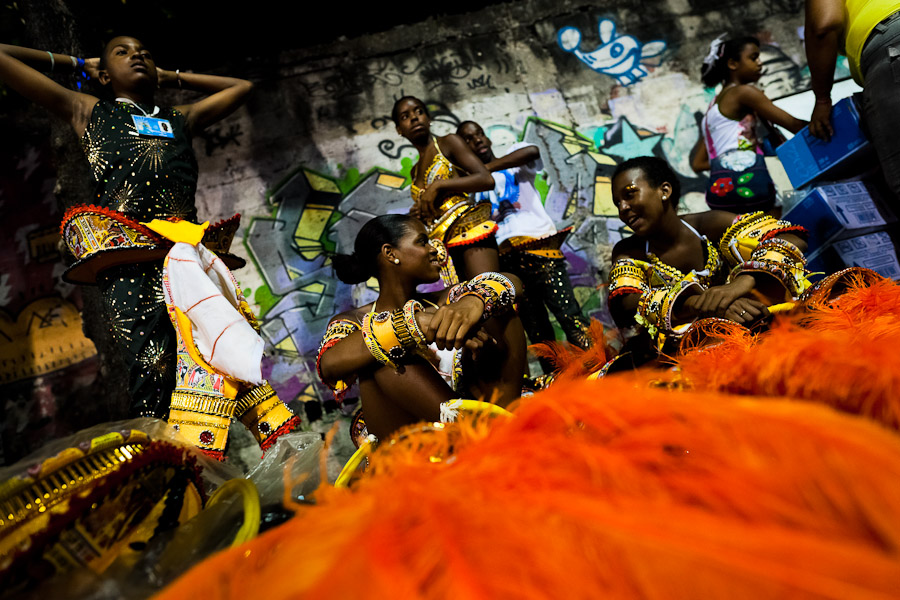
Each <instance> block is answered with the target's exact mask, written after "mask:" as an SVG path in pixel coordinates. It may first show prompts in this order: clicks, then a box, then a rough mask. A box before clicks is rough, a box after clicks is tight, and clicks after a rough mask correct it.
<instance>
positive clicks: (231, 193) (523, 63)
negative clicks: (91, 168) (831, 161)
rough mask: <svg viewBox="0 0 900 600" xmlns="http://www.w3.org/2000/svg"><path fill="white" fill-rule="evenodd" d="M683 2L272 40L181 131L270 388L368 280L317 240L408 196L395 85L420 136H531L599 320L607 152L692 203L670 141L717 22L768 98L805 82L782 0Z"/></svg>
mask: <svg viewBox="0 0 900 600" xmlns="http://www.w3.org/2000/svg"><path fill="white" fill-rule="evenodd" d="M694 4H695V3H693V2H680V1H676V0H671V1H669V2H660V3H654V6H655V7H656V8H657V9H658V10H655V11H651V10H650V9H649V8H648V9H647V10H646V11H643V12H642V13H641V14H637V13H636V12H634V11H630V10H628V9H625V8H613V7H612V5H610V6H609V7H608V8H607V9H603V8H597V7H596V6H595V5H593V6H590V7H589V6H587V5H585V6H584V7H581V8H577V9H575V8H573V10H571V11H570V14H559V12H560V11H558V10H557V11H552V10H549V9H547V10H546V12H547V13H548V14H547V16H545V17H541V16H540V14H536V15H535V16H534V17H533V18H530V19H525V18H523V16H522V15H520V14H514V13H515V9H514V7H516V6H521V7H525V6H526V4H525V3H512V4H510V5H509V7H510V8H506V9H501V8H498V7H493V8H489V9H485V10H484V11H481V12H480V13H478V14H475V15H468V16H466V17H463V18H460V19H458V20H457V21H456V22H454V23H452V24H442V25H441V26H440V27H438V26H436V25H435V24H434V23H433V22H429V25H425V24H423V25H421V26H419V27H420V28H424V27H426V26H430V27H431V29H430V30H429V32H430V33H432V34H434V35H431V36H430V37H429V36H425V35H423V34H422V32H421V31H420V30H417V29H416V26H413V27H409V28H406V27H404V28H400V29H398V30H394V31H392V32H388V33H386V34H382V35H372V36H368V37H367V38H365V39H362V40H355V41H348V42H346V43H342V44H337V45H334V46H331V47H328V48H319V49H316V50H315V51H311V52H305V53H298V54H297V55H292V56H283V57H281V61H280V65H281V66H280V67H279V69H280V70H279V75H278V77H277V78H269V79H266V78H263V79H262V80H261V81H260V83H259V85H258V86H257V90H256V92H255V97H254V99H253V100H252V101H251V102H250V104H249V105H248V110H246V111H245V112H242V113H241V114H239V115H238V116H237V117H235V118H232V119H231V120H229V121H227V122H225V123H223V124H221V125H220V126H219V127H218V128H216V129H215V130H214V131H212V132H211V133H210V134H209V135H208V136H207V137H206V138H205V139H204V140H203V141H202V142H201V143H200V145H199V146H198V152H199V154H201V172H202V173H203V175H202V176H201V188H202V189H201V191H200V195H199V198H198V202H199V205H200V210H201V213H204V214H205V215H206V216H209V217H211V218H222V217H226V216H229V215H230V214H232V213H233V212H241V213H243V215H244V221H243V225H242V229H241V235H242V242H243V245H244V249H245V251H246V254H247V255H248V256H249V257H250V258H251V259H252V260H251V261H250V265H249V266H248V267H247V268H245V269H244V271H242V272H238V273H237V275H238V277H239V279H240V280H241V283H242V285H243V286H244V287H245V288H247V289H249V290H250V292H249V294H248V296H249V297H250V298H252V299H253V301H254V302H255V303H256V307H257V309H258V310H259V312H260V314H261V316H262V323H263V335H264V337H265V339H266V343H267V346H268V350H269V352H268V357H267V359H266V360H267V362H268V374H269V377H270V380H271V381H272V383H273V385H275V387H276V388H277V389H278V390H279V391H280V392H281V394H282V397H283V398H285V399H298V400H300V401H302V402H312V403H314V404H318V403H319V402H321V401H325V400H327V399H329V398H330V394H329V392H328V390H326V389H325V388H324V387H323V386H321V384H320V383H318V381H317V378H316V376H315V365H314V355H315V352H316V350H317V347H318V344H319V340H320V337H321V334H322V332H323V330H324V328H325V325H326V324H327V322H328V320H329V319H330V318H331V317H332V316H333V315H334V314H335V313H336V312H339V311H342V310H346V309H347V308H349V307H350V306H352V305H355V304H360V303H365V302H369V301H371V299H372V298H374V296H375V294H376V293H377V291H376V290H374V289H372V288H370V287H368V286H367V285H365V284H364V285H360V286H347V285H344V284H342V283H340V282H338V281H337V280H336V279H335V277H334V275H333V273H332V271H331V267H330V261H329V255H330V253H332V252H334V251H339V252H350V251H352V245H353V240H354V237H355V235H356V232H357V231H358V230H359V228H360V227H361V225H362V224H363V223H364V222H365V221H366V220H368V219H370V218H372V217H374V216H376V215H379V214H384V213H393V212H405V211H406V210H408V208H409V206H410V204H411V201H410V196H409V183H410V179H409V174H410V171H411V169H412V166H413V164H414V163H415V160H416V158H417V156H416V153H415V150H414V149H413V148H412V146H411V145H409V144H408V143H407V142H406V140H404V139H403V138H401V137H400V136H399V135H397V133H396V130H395V127H394V124H393V123H392V121H391V119H390V116H389V115H390V111H391V108H392V105H393V102H394V100H395V99H397V98H399V97H401V96H402V95H405V94H412V95H416V96H418V97H420V98H422V99H424V100H425V101H426V103H427V104H428V107H429V110H430V112H431V115H432V119H433V130H434V132H435V133H436V134H438V135H442V134H445V133H449V132H451V131H455V129H456V126H457V124H458V123H459V122H461V121H462V120H468V119H472V120H475V121H477V122H479V123H480V124H481V125H482V126H483V127H484V129H485V131H486V132H487V133H488V135H489V136H490V138H491V140H492V141H493V144H494V149H495V151H498V150H499V151H501V152H502V150H503V149H504V148H505V147H507V146H509V145H511V144H512V143H514V142H517V141H520V140H524V141H527V142H530V143H533V144H535V145H537V146H538V148H539V149H540V151H541V156H542V158H543V162H544V166H545V171H544V172H543V173H542V174H541V175H540V176H539V178H538V181H537V187H538V189H539V191H540V193H541V196H542V199H543V201H544V203H545V207H546V209H547V211H548V213H549V214H550V215H551V217H552V218H553V219H554V221H555V222H556V224H557V226H559V227H564V226H570V225H571V226H573V227H574V231H573V234H572V235H571V236H570V237H569V238H568V240H567V241H566V243H565V245H564V246H563V251H564V253H565V255H566V257H567V258H568V260H569V265H570V274H571V277H572V281H573V284H574V286H575V290H576V294H577V297H578V299H579V300H580V302H581V304H582V306H583V308H584V311H585V313H586V314H588V315H590V316H592V317H594V318H598V319H600V320H603V321H607V322H608V321H609V318H608V315H607V313H606V309H605V302H606V300H605V293H604V281H605V276H606V274H607V272H608V268H609V255H610V250H611V246H612V244H613V243H614V242H615V241H617V240H618V239H620V237H621V236H622V235H626V234H627V232H626V231H625V228H624V226H623V224H622V223H621V222H620V221H619V220H618V219H617V218H616V211H615V209H614V207H613V203H612V198H611V180H610V176H611V174H612V172H613V170H614V169H615V167H616V165H617V164H618V163H620V162H622V161H624V160H627V159H629V158H631V157H634V156H641V155H654V156H658V157H660V158H664V159H666V160H668V161H669V162H670V163H671V164H672V165H673V167H674V168H675V169H676V171H677V172H678V173H679V174H680V175H681V177H682V187H683V189H684V190H685V200H684V201H683V202H682V206H683V209H684V210H687V211H697V210H703V209H704V208H705V204H704V202H703V198H702V190H703V189H704V185H705V184H706V181H705V179H704V178H703V177H702V176H697V175H696V174H694V173H693V172H692V171H691V169H690V168H689V164H688V153H689V151H690V149H691V148H692V147H693V145H694V143H695V141H696V140H697V138H698V121H699V118H700V117H701V116H702V114H703V112H704V111H705V110H706V108H707V107H708V105H709V102H710V101H711V99H712V98H713V97H714V90H709V89H705V88H704V87H703V86H702V85H701V84H700V82H699V70H700V64H701V61H702V58H703V57H704V56H705V55H706V53H707V51H708V43H709V41H711V40H712V39H713V38H715V37H716V36H717V35H719V34H720V33H722V32H723V31H731V32H734V33H740V34H744V33H747V34H754V35H757V36H758V37H759V38H760V40H761V41H762V46H763V47H762V50H763V60H764V62H765V65H766V74H765V77H764V79H763V81H762V82H761V85H762V87H763V88H764V89H765V90H766V91H767V92H768V93H769V95H770V96H771V97H777V96H781V95H785V94H789V93H793V92H795V91H798V90H800V89H803V88H804V87H805V86H806V85H807V80H808V75H807V69H806V65H805V59H804V57H803V50H802V39H801V37H800V36H801V35H802V29H801V27H800V26H801V25H802V16H801V14H800V7H799V5H798V6H790V5H785V4H784V3H765V2H763V3H750V4H749V5H748V4H747V3H741V4H738V3H730V4H729V3H725V4H721V5H719V4H717V6H716V7H715V10H711V9H712V8H713V7H705V6H700V5H699V4H702V3H699V4H698V5H697V6H694ZM788 4H790V3H788ZM527 6H528V8H529V10H530V9H532V8H534V6H533V5H532V4H528V5H527ZM751 9H752V10H751ZM642 10H643V9H642ZM753 10H755V11H756V12H755V13H754V12H753ZM536 12H537V13H540V10H537V11H536ZM550 13H552V14H550ZM650 14H652V15H653V16H652V17H650V16H648V15H650ZM750 14H753V18H752V19H751V18H749V17H748V15H750ZM473 23H474V24H478V25H476V26H473V25H472V24H473ZM484 23H489V25H481V24H484ZM738 24H743V25H738ZM473 32H474V33H473ZM413 40H415V42H413ZM499 153H500V152H498V154H499Z"/></svg>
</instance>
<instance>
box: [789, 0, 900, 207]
mask: <svg viewBox="0 0 900 600" xmlns="http://www.w3.org/2000/svg"><path fill="white" fill-rule="evenodd" d="M805 37H806V59H807V62H808V64H809V73H810V77H811V79H812V89H813V92H814V93H815V95H816V106H815V108H814V109H813V113H812V117H810V122H809V132H810V133H811V134H813V135H814V136H816V137H818V138H821V139H825V140H827V139H829V138H830V137H831V136H832V134H833V133H834V130H833V129H832V126H831V86H832V83H833V79H834V66H835V61H836V60H837V53H838V50H839V49H840V48H841V46H843V50H844V53H845V54H846V55H847V59H848V61H849V63H850V73H851V74H852V75H853V79H854V80H856V82H857V83H858V84H859V85H861V86H863V106H862V110H863V119H864V122H865V129H866V131H867V133H868V135H869V139H871V140H872V143H873V145H874V146H875V151H876V152H877V154H878V161H879V162H880V163H881V169H882V171H883V173H884V178H885V180H886V181H887V183H888V185H889V186H890V188H891V191H892V192H893V195H894V200H895V201H900V140H898V137H897V132H898V131H900V0H807V2H806V33H805Z"/></svg>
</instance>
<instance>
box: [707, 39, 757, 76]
mask: <svg viewBox="0 0 900 600" xmlns="http://www.w3.org/2000/svg"><path fill="white" fill-rule="evenodd" d="M748 44H755V45H757V46H759V40H758V39H756V38H755V37H752V36H749V35H745V36H741V37H736V38H733V39H730V40H725V41H724V42H722V46H721V47H720V48H719V53H718V56H717V58H716V60H715V61H713V63H712V64H708V63H703V66H702V67H700V80H701V81H702V82H703V85H705V86H706V87H716V86H717V85H719V84H720V83H722V82H723V81H725V80H726V79H728V61H729V60H740V58H741V52H743V51H744V48H746V47H747V45H748Z"/></svg>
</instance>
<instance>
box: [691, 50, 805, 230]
mask: <svg viewBox="0 0 900 600" xmlns="http://www.w3.org/2000/svg"><path fill="white" fill-rule="evenodd" d="M761 75H762V63H761V62H760V60H759V41H758V40H756V39H755V38H751V37H741V38H735V39H732V40H727V41H726V40H724V39H723V38H722V37H720V38H718V39H716V40H715V41H714V42H713V43H712V45H711V47H710V53H709V55H708V56H707V57H706V59H705V60H704V61H703V69H702V76H703V83H704V84H706V85H707V86H709V87H714V86H716V85H719V84H722V86H723V87H722V90H721V91H720V92H719V94H718V95H717V96H716V98H715V99H714V100H713V101H712V103H711V104H710V106H709V109H708V110H707V111H706V115H705V116H704V117H703V123H702V125H701V135H702V139H703V142H704V145H705V147H706V151H707V153H708V155H709V160H710V182H709V187H708V188H707V191H706V203H707V204H708V205H709V206H710V208H713V209H720V210H727V211H729V212H734V213H738V214H740V213H747V212H753V211H757V210H769V209H771V208H773V207H774V205H775V186H774V185H773V184H772V178H771V177H770V176H769V172H768V171H767V170H766V164H765V160H764V158H763V152H762V149H761V147H760V143H761V139H760V136H759V135H758V132H757V128H758V126H759V125H760V121H771V122H774V123H777V124H778V125H781V126H782V127H784V128H785V129H788V130H790V131H792V132H797V131H799V130H800V129H801V128H803V126H805V125H806V122H805V121H801V120H799V119H795V118H794V117H792V116H791V115H789V114H788V113H786V112H784V111H783V110H781V109H780V108H778V107H776V106H775V105H774V104H772V101H771V100H769V99H768V98H766V96H765V95H764V94H763V93H762V92H761V91H759V90H758V89H757V88H756V87H754V86H753V84H754V83H755V82H756V81H758V80H759V78H760V76H761Z"/></svg>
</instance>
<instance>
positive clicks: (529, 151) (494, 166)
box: [485, 146, 541, 173]
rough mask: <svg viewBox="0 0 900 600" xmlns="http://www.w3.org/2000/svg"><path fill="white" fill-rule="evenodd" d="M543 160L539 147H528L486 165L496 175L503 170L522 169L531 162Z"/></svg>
mask: <svg viewBox="0 0 900 600" xmlns="http://www.w3.org/2000/svg"><path fill="white" fill-rule="evenodd" d="M540 158H541V151H540V150H539V149H538V147H537V146H526V147H524V148H519V149H518V150H516V151H515V152H510V153H509V154H507V155H506V156H501V157H500V158H495V159H494V160H492V161H491V162H489V163H488V164H486V165H485V167H486V168H487V170H488V171H490V172H491V173H494V172H496V171H502V170H503V169H512V168H513V167H521V166H522V165H527V164H528V163H530V162H534V161H536V160H538V159H540Z"/></svg>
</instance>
